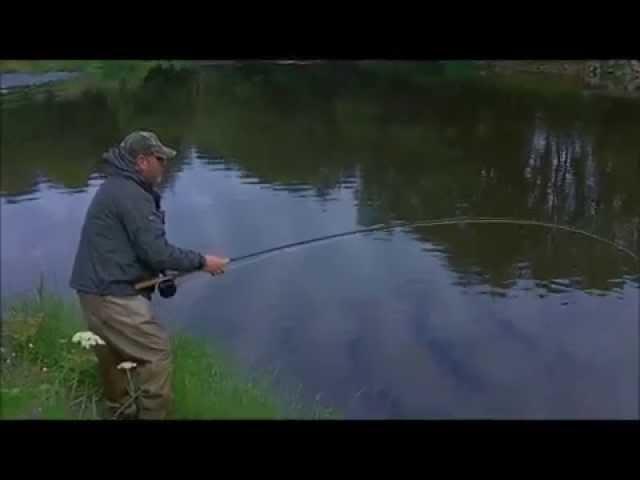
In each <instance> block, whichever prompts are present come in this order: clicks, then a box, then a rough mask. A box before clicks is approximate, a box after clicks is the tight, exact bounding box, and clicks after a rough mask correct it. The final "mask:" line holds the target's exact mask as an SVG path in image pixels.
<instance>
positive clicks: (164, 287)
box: [135, 217, 639, 298]
mask: <svg viewBox="0 0 640 480" xmlns="http://www.w3.org/2000/svg"><path fill="white" fill-rule="evenodd" d="M468 223H470V224H508V225H533V226H540V227H546V228H555V229H559V230H564V231H568V232H571V233H577V234H579V235H583V236H586V237H589V238H591V239H594V240H597V241H599V242H603V243H606V244H609V245H611V246H613V247H614V248H616V249H618V250H620V251H622V252H624V253H626V254H627V255H629V256H630V257H631V258H633V259H634V260H635V261H636V262H638V260H639V257H638V255H637V254H635V253H633V252H632V251H631V250H629V249H627V248H626V247H624V246H622V245H620V244H619V243H616V242H613V241H611V240H608V239H606V238H603V237H600V236H598V235H596V234H593V233H591V232H587V231H585V230H580V229H578V228H574V227H570V226H568V225H562V224H558V223H550V222H541V221H537V220H521V219H513V218H494V217H454V218H443V219H439V220H422V221H417V222H392V223H389V224H378V225H374V226H371V227H366V228H361V229H358V230H352V231H348V232H342V233H335V234H332V235H326V236H322V237H317V238H312V239H309V240H302V241H299V242H293V243H288V244H286V245H280V246H277V247H272V248H268V249H265V250H260V251H258V252H254V253H249V254H246V255H241V256H238V257H232V258H230V259H229V262H228V263H227V265H231V268H234V267H239V266H240V265H246V264H249V263H253V262H254V261H257V260H260V259H264V258H267V257H269V256H271V255H273V254H276V253H282V252H285V251H287V250H293V249H296V248H299V247H302V246H307V245H312V244H315V245H317V244H320V243H326V242H328V241H331V240H336V239H339V238H345V237H350V236H354V235H359V234H364V233H371V232H381V231H385V230H394V229H396V228H403V227H404V228H406V227H435V226H440V225H460V224H468ZM194 273H203V272H202V271H200V270H196V271H191V272H174V273H169V274H165V275H160V276H158V277H156V278H153V279H150V280H145V281H142V282H139V283H137V284H136V285H135V288H136V289H137V290H143V289H148V288H156V287H158V290H159V292H160V295H161V296H162V297H163V298H169V297H172V296H173V295H175V293H176V284H175V280H177V279H179V278H181V277H186V276H188V275H192V274H194ZM212 275H215V274H212Z"/></svg>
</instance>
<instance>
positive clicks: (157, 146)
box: [120, 131, 176, 160]
mask: <svg viewBox="0 0 640 480" xmlns="http://www.w3.org/2000/svg"><path fill="white" fill-rule="evenodd" d="M120 147H121V148H122V149H123V150H124V151H125V152H127V153H128V154H129V155H130V156H131V157H132V158H136V157H137V156H138V155H157V156H159V157H162V158H165V159H167V160H169V159H171V158H173V157H175V156H176V151H175V150H173V149H171V148H169V147H166V146H164V145H163V144H162V143H161V142H160V140H159V139H158V136H157V135H156V134H155V133H153V132H142V131H137V132H133V133H130V134H129V135H127V136H126V138H125V139H124V140H123V141H122V143H120Z"/></svg>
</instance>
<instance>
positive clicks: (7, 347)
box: [0, 292, 331, 420]
mask: <svg viewBox="0 0 640 480" xmlns="http://www.w3.org/2000/svg"><path fill="white" fill-rule="evenodd" d="M84 330H86V327H85V326H84V325H83V322H82V320H81V313H80V310H79V306H78V305H77V304H74V303H70V302H65V301H63V300H62V299H60V298H57V297H55V296H52V295H49V294H45V293H42V292H40V293H39V294H37V295H34V296H32V297H27V298H23V299H20V300H17V301H15V302H13V303H12V305H11V306H10V307H8V308H7V309H6V314H4V315H3V319H2V347H1V348H2V350H1V352H0V358H1V361H2V370H1V375H2V384H1V388H0V418H2V419H41V420H54V419H67V420H80V419H89V420H96V419H101V418H104V417H103V411H102V405H103V401H102V392H101V387H100V382H99V379H98V376H97V362H96V360H95V356H94V354H93V352H91V351H90V350H87V349H85V348H83V347H82V346H81V345H80V344H78V343H74V342H73V341H72V338H73V336H74V335H75V334H76V333H77V332H79V331H84ZM171 341H172V350H173V356H174V370H173V379H172V381H173V389H174V395H175V402H174V410H173V413H172V415H171V417H170V418H171V419H280V418H328V417H329V416H331V415H330V414H329V412H327V411H323V410H316V411H310V410H309V409H303V408H301V407H299V406H296V405H292V404H291V402H285V401H284V400H282V399H280V398H278V396H277V395H276V394H275V393H274V392H273V390H272V389H271V387H270V385H269V382H268V380H267V379H259V380H252V379H249V378H247V376H246V375H245V374H243V373H242V372H240V371H239V370H238V369H237V368H236V367H234V366H233V365H232V364H231V362H229V361H228V360H226V359H225V358H224V357H223V356H222V355H221V354H220V353H219V352H216V351H215V350H214V349H213V348H211V347H209V346H208V345H206V344H205V343H203V342H201V341H198V340H196V339H194V338H191V337H189V336H187V335H182V334H181V335H174V336H173V337H172V339H171Z"/></svg>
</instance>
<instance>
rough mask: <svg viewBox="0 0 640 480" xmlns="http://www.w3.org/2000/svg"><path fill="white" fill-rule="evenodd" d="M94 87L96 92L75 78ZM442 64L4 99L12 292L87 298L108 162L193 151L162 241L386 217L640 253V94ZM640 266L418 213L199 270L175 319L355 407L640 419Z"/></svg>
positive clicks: (611, 253)
mask: <svg viewBox="0 0 640 480" xmlns="http://www.w3.org/2000/svg"><path fill="white" fill-rule="evenodd" d="M83 82H84V83H83ZM549 85H551V86H547V85H546V84H545V83H544V82H543V81H538V80H536V81H534V82H532V84H529V85H527V86H526V87H525V86H519V85H518V84H517V82H513V81H508V79H507V80H505V79H504V78H503V77H497V76H492V75H475V74H472V73H465V72H464V71H463V72H459V71H456V70H455V69H454V70H448V69H446V68H442V67H441V66H439V65H429V64H425V65H399V66H397V67H395V68H394V65H389V64H379V65H378V64H375V63H372V64H366V65H354V64H350V63H347V62H338V63H319V64H311V65H296V64H292V65H270V64H268V63H260V64H255V65H251V64H250V65H219V66H208V67H202V68H198V69H193V70H190V69H172V68H155V69H152V70H150V71H149V72H147V73H146V74H145V75H144V76H142V77H141V78H138V79H136V81H131V82H128V81H127V79H126V78H125V79H120V80H119V81H115V82H114V81H110V82H109V83H108V85H107V84H106V82H105V84H104V85H103V84H101V82H86V81H85V80H83V79H82V77H81V76H80V77H73V78H71V79H68V80H65V81H64V82H61V83H59V84H43V85H39V86H33V87H30V88H26V89H25V88H12V89H11V90H10V91H9V92H8V93H5V94H3V95H2V97H0V102H2V103H1V104H0V105H1V108H2V124H1V125H2V142H1V143H2V145H1V148H2V179H1V186H2V198H1V204H0V206H1V209H2V210H1V226H2V230H1V242H2V243H1V249H2V269H1V275H2V283H1V290H2V298H3V300H4V301H6V300H7V299H9V298H12V297H13V296H14V295H16V294H20V293H24V292H27V291H29V290H33V289H34V288H35V286H36V285H37V283H38V280H39V278H40V275H41V274H42V275H44V278H45V281H46V285H47V286H48V287H49V288H51V289H53V290H55V291H56V292H58V293H60V294H62V295H65V296H71V295H72V294H73V292H72V291H70V290H69V287H68V280H69V275H70V270H71V266H72V261H73V256H74V253H75V248H76V246H77V242H78V239H79V233H80V229H81V226H82V221H83V217H84V214H85V211H86V208H87V206H88V204H89V202H90V201H91V198H92V195H93V194H94V193H95V191H96V189H97V187H98V186H99V184H100V183H101V182H102V178H103V177H102V174H101V170H100V164H99V161H100V155H101V153H102V152H103V151H105V150H106V149H107V148H108V147H109V146H111V145H112V144H113V143H116V142H118V141H119V140H120V139H121V138H122V137H123V136H124V135H126V134H127V133H128V132H129V131H132V130H135V129H151V130H153V131H155V132H156V133H158V135H159V136H160V138H161V139H162V140H163V141H164V142H165V143H167V144H169V145H171V146H173V147H174V148H176V150H178V152H179V153H178V156H177V158H176V159H175V160H174V161H173V162H172V163H171V165H170V171H169V174H168V175H167V178H166V179H165V182H164V183H163V186H162V192H163V206H164V208H165V210H166V212H167V234H168V237H169V240H170V241H171V242H172V243H174V244H176V245H178V246H181V247H185V248H190V249H194V250H198V251H203V252H209V253H212V254H219V255H226V256H230V257H234V256H239V255H243V254H247V253H251V252H254V251H258V250H262V249H266V248H270V247H274V246H277V245H281V244H285V243H289V242H296V241H299V240H306V239H310V238H314V237H317V236H322V235H330V234H334V233H340V232H343V231H348V230H354V229H358V228H363V227H367V226H370V225H374V224H378V223H382V222H389V221H419V220H425V219H438V218H447V217H454V216H469V217H476V216H482V217H510V218H520V219H528V220H538V221H545V222H551V223H560V224H563V225H569V226H572V227H575V228H579V229H583V230H586V231H588V232H592V233H594V234H596V235H598V236H601V237H603V238H606V239H608V240H611V241H615V242H619V243H620V244H621V245H624V246H625V247H626V248H628V249H630V250H632V251H635V252H637V251H638V229H639V225H640V193H639V192H640V189H639V188H638V180H639V178H640V175H639V174H640V163H639V162H638V158H639V157H638V155H639V152H640V136H639V135H638V125H640V102H639V101H638V99H633V98H628V99H626V98H620V97H615V98H614V97H607V96H605V95H593V94H590V93H589V92H585V91H582V90H580V89H578V88H574V87H566V88H565V87H554V86H553V85H554V84H552V83H549ZM638 288H639V280H638V263H637V262H636V261H635V260H634V259H633V258H632V257H631V256H630V255H627V254H625V253H624V252H622V251H620V250H617V249H615V248H613V247H612V246H611V245H608V244H606V243H604V242H599V241H597V240H594V239H592V238H587V237H584V236H580V235H576V234H573V233H570V232H566V231H560V230H554V229H551V228H542V227H539V226H526V225H463V224H460V225H449V226H438V227H429V228H424V227H415V228H406V229H399V230H395V231H392V232H378V233H369V234H365V235H360V236H354V237H348V238H345V239H341V240H336V241H334V242H330V243H327V244H323V245H317V246H315V247H312V248H311V247H310V248H300V249H297V250H294V251H291V252H287V253H283V254H282V255H275V256H272V257H270V258H268V259H265V260H264V261H262V262H257V263H255V264H250V265H246V266H244V267H243V268H238V269H237V270H230V271H229V272H228V273H227V274H226V275H224V276H221V277H216V278H210V277H208V276H206V275H204V274H197V275H194V276H192V277H191V278H190V279H189V280H188V281H185V283H184V284H182V285H180V287H179V291H178V294H177V295H176V296H175V297H173V298H171V299H163V298H159V297H158V296H156V297H155V298H154V300H153V303H154V304H155V306H156V311H157V313H158V316H159V318H160V319H161V320H162V321H163V322H165V323H166V324H167V325H168V326H170V328H172V329H174V330H175V329H179V330H183V331H187V332H189V333H191V334H194V335H197V336H199V337H201V338H205V339H209V340H210V341H211V342H215V343H216V344H218V345H220V346H222V348H224V349H225V350H226V351H227V352H228V354H229V355H231V356H232V357H233V358H234V359H235V360H236V361H237V362H238V363H239V364H241V365H242V366H243V367H244V368H246V370H247V371H249V372H267V373H270V374H272V375H275V380H274V381H275V382H276V385H277V386H278V387H279V388H282V389H283V391H285V390H286V391H289V390H291V389H296V388H298V386H299V388H300V390H299V392H298V393H299V395H300V396H301V398H303V399H304V401H306V402H309V403H313V402H316V403H319V404H322V405H324V406H327V407H331V408H335V409H337V410H338V411H340V412H342V413H343V414H344V416H345V417H346V418H376V419H377V418H446V419H450V418H455V419H461V418H495V419H503V418H525V419H528V418H532V419H557V418H571V419H573V418H614V419H618V418H638V391H639V385H638V373H639V372H638V369H639V356H638V355H639V354H638V333H639V332H638V316H639V312H638V306H639V296H638V293H639V292H638Z"/></svg>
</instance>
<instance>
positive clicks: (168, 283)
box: [158, 278, 178, 298]
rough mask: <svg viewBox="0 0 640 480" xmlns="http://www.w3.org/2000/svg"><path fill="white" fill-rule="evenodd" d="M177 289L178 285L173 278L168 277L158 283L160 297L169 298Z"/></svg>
mask: <svg viewBox="0 0 640 480" xmlns="http://www.w3.org/2000/svg"><path fill="white" fill-rule="evenodd" d="M177 291H178V286H177V285H176V282H175V280H174V279H173V278H168V279H166V280H162V281H161V282H160V283H158V293H159V294H160V296H161V297H162V298H171V297H173V296H174V295H175V294H176V292H177Z"/></svg>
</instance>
